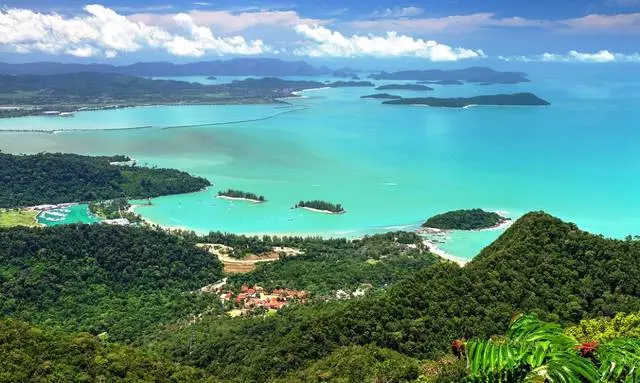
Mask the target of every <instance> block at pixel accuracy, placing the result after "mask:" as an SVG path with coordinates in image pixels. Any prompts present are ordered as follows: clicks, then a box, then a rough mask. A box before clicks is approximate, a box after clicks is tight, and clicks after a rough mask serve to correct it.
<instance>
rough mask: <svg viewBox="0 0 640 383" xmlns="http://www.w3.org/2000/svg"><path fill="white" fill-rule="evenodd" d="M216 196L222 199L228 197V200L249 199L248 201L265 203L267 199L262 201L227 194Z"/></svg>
mask: <svg viewBox="0 0 640 383" xmlns="http://www.w3.org/2000/svg"><path fill="white" fill-rule="evenodd" d="M216 198H220V199H226V200H230V201H247V202H253V203H265V202H267V201H260V200H257V199H251V198H244V197H229V196H226V195H217V196H216Z"/></svg>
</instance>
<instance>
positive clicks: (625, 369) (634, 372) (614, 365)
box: [597, 339, 640, 382]
mask: <svg viewBox="0 0 640 383" xmlns="http://www.w3.org/2000/svg"><path fill="white" fill-rule="evenodd" d="M597 357H598V359H599V360H600V376H601V381H602V382H615V381H625V382H639V381H640V339H617V340H614V341H611V342H607V343H605V344H603V345H601V346H600V347H599V348H598V351H597Z"/></svg>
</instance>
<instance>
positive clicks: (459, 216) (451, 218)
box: [422, 209, 508, 230]
mask: <svg viewBox="0 0 640 383" xmlns="http://www.w3.org/2000/svg"><path fill="white" fill-rule="evenodd" d="M507 220H508V219H507V218H505V217H503V216H501V215H500V214H498V213H494V212H487V211H484V210H482V209H470V210H455V211H450V212H447V213H444V214H439V215H436V216H433V217H431V218H429V219H428V220H427V221H426V222H425V223H423V224H422V227H428V228H433V229H441V230H480V229H488V228H491V227H495V226H498V225H500V224H501V223H503V222H505V221H507Z"/></svg>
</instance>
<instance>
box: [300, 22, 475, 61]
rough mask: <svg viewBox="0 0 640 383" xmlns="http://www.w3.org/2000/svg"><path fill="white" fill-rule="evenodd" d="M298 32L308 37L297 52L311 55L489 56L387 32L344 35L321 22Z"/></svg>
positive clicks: (438, 58) (441, 58)
mask: <svg viewBox="0 0 640 383" xmlns="http://www.w3.org/2000/svg"><path fill="white" fill-rule="evenodd" d="M295 30H296V32H297V33H298V34H299V35H300V36H301V37H303V38H304V39H306V40H307V42H306V43H304V44H303V45H302V47H300V48H298V49H296V50H295V51H294V54H296V55H299V56H311V57H357V56H374V57H420V58H424V59H427V60H430V61H457V60H462V59H470V58H480V57H486V55H485V54H484V52H483V51H482V50H471V49H466V48H452V47H450V46H448V45H444V44H440V43H438V42H436V41H433V40H423V39H414V38H413V37H410V36H405V35H399V34H397V33H395V32H387V33H386V35H384V36H374V35H366V36H359V35H353V36H350V37H345V36H344V35H342V34H341V33H340V32H337V31H332V30H330V29H327V28H325V27H322V26H319V25H313V26H309V25H305V24H302V25H298V26H296V28H295Z"/></svg>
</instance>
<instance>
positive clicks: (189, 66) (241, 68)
mask: <svg viewBox="0 0 640 383" xmlns="http://www.w3.org/2000/svg"><path fill="white" fill-rule="evenodd" d="M77 72H100V73H117V74H127V75H132V76H320V75H326V74H329V73H331V70H330V69H328V68H326V67H319V68H318V67H314V66H312V65H310V64H308V63H306V62H304V61H283V60H278V59H269V58H237V59H231V60H216V61H200V62H193V63H186V64H174V63H169V62H140V63H135V64H131V65H124V66H116V65H108V64H71V63H56V62H34V63H24V64H9V63H0V73H3V74H14V75H18V74H39V75H50V74H66V73H77Z"/></svg>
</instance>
